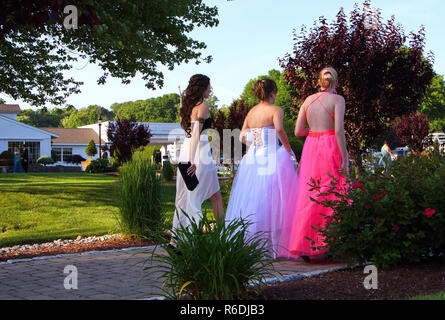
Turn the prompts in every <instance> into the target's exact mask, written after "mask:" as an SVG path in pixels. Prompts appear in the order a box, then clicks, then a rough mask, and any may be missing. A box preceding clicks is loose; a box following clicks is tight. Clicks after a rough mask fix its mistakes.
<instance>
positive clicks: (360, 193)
mask: <svg viewBox="0 0 445 320" xmlns="http://www.w3.org/2000/svg"><path fill="white" fill-rule="evenodd" d="M318 187H319V186H318V185H317V183H314V188H318ZM336 187H337V183H336V182H335V181H334V182H333V186H332V188H331V189H330V190H329V191H328V192H327V193H325V194H320V195H321V196H322V197H323V196H325V195H329V194H333V193H334V194H336V196H337V197H338V200H332V201H326V200H323V201H320V202H318V203H321V204H322V205H323V206H325V207H330V208H332V209H333V212H334V213H333V216H332V217H331V218H330V217H326V218H327V219H328V224H327V227H326V228H325V229H324V230H321V229H319V230H318V231H319V233H320V234H321V235H322V236H323V237H326V238H325V239H326V243H327V247H329V248H330V252H329V255H330V256H331V257H332V258H333V259H335V260H342V261H348V264H350V265H354V264H355V263H366V262H371V263H373V264H375V265H377V266H383V267H386V266H390V265H397V264H402V263H414V262H419V261H421V260H422V259H424V258H429V257H430V254H431V255H433V256H435V257H439V256H440V255H441V254H443V253H444V248H445V236H444V233H443V230H444V228H445V198H444V197H443V195H444V194H445V154H443V153H442V154H441V153H440V152H439V149H435V150H434V151H431V152H429V153H424V154H410V155H408V156H406V157H403V158H402V159H398V160H397V161H395V162H393V163H392V165H391V166H390V167H389V169H387V170H386V171H384V172H381V171H380V170H378V171H376V172H374V173H372V172H371V171H365V172H363V173H362V175H361V177H360V178H359V180H358V181H356V182H354V183H352V184H351V187H350V188H349V189H348V190H347V192H346V193H344V194H343V193H338V192H336V191H335V190H334V188H336Z"/></svg>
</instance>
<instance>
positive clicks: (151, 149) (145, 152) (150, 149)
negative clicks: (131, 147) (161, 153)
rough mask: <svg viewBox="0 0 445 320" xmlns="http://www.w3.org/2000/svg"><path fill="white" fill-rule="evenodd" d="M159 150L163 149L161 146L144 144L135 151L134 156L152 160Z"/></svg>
mask: <svg viewBox="0 0 445 320" xmlns="http://www.w3.org/2000/svg"><path fill="white" fill-rule="evenodd" d="M157 150H161V146H156V145H148V146H143V147H140V148H139V149H137V150H136V151H135V152H133V158H135V157H138V158H140V159H143V160H149V161H151V160H152V158H153V157H154V155H155V152H156V151H157Z"/></svg>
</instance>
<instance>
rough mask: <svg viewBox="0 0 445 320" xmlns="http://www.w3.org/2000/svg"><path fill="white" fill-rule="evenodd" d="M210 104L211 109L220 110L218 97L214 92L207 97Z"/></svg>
mask: <svg viewBox="0 0 445 320" xmlns="http://www.w3.org/2000/svg"><path fill="white" fill-rule="evenodd" d="M205 102H206V103H207V104H208V106H209V109H210V111H213V112H215V111H217V110H218V102H219V100H218V98H217V97H216V96H215V95H214V94H213V92H211V93H210V95H209V97H208V98H207V100H206V101H205Z"/></svg>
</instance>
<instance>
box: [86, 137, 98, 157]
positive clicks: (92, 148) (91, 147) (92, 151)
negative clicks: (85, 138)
mask: <svg viewBox="0 0 445 320" xmlns="http://www.w3.org/2000/svg"><path fill="white" fill-rule="evenodd" d="M85 154H86V155H87V156H89V157H94V156H95V155H96V154H97V148H96V144H95V143H94V140H93V139H91V140H90V142H88V145H87V146H86V148H85Z"/></svg>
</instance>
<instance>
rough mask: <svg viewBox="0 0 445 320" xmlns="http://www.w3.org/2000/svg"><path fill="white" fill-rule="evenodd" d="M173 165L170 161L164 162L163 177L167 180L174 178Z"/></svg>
mask: <svg viewBox="0 0 445 320" xmlns="http://www.w3.org/2000/svg"><path fill="white" fill-rule="evenodd" d="M173 175H174V172H173V166H172V164H171V163H170V161H164V163H163V164H162V179H164V180H165V181H172V180H173Z"/></svg>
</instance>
